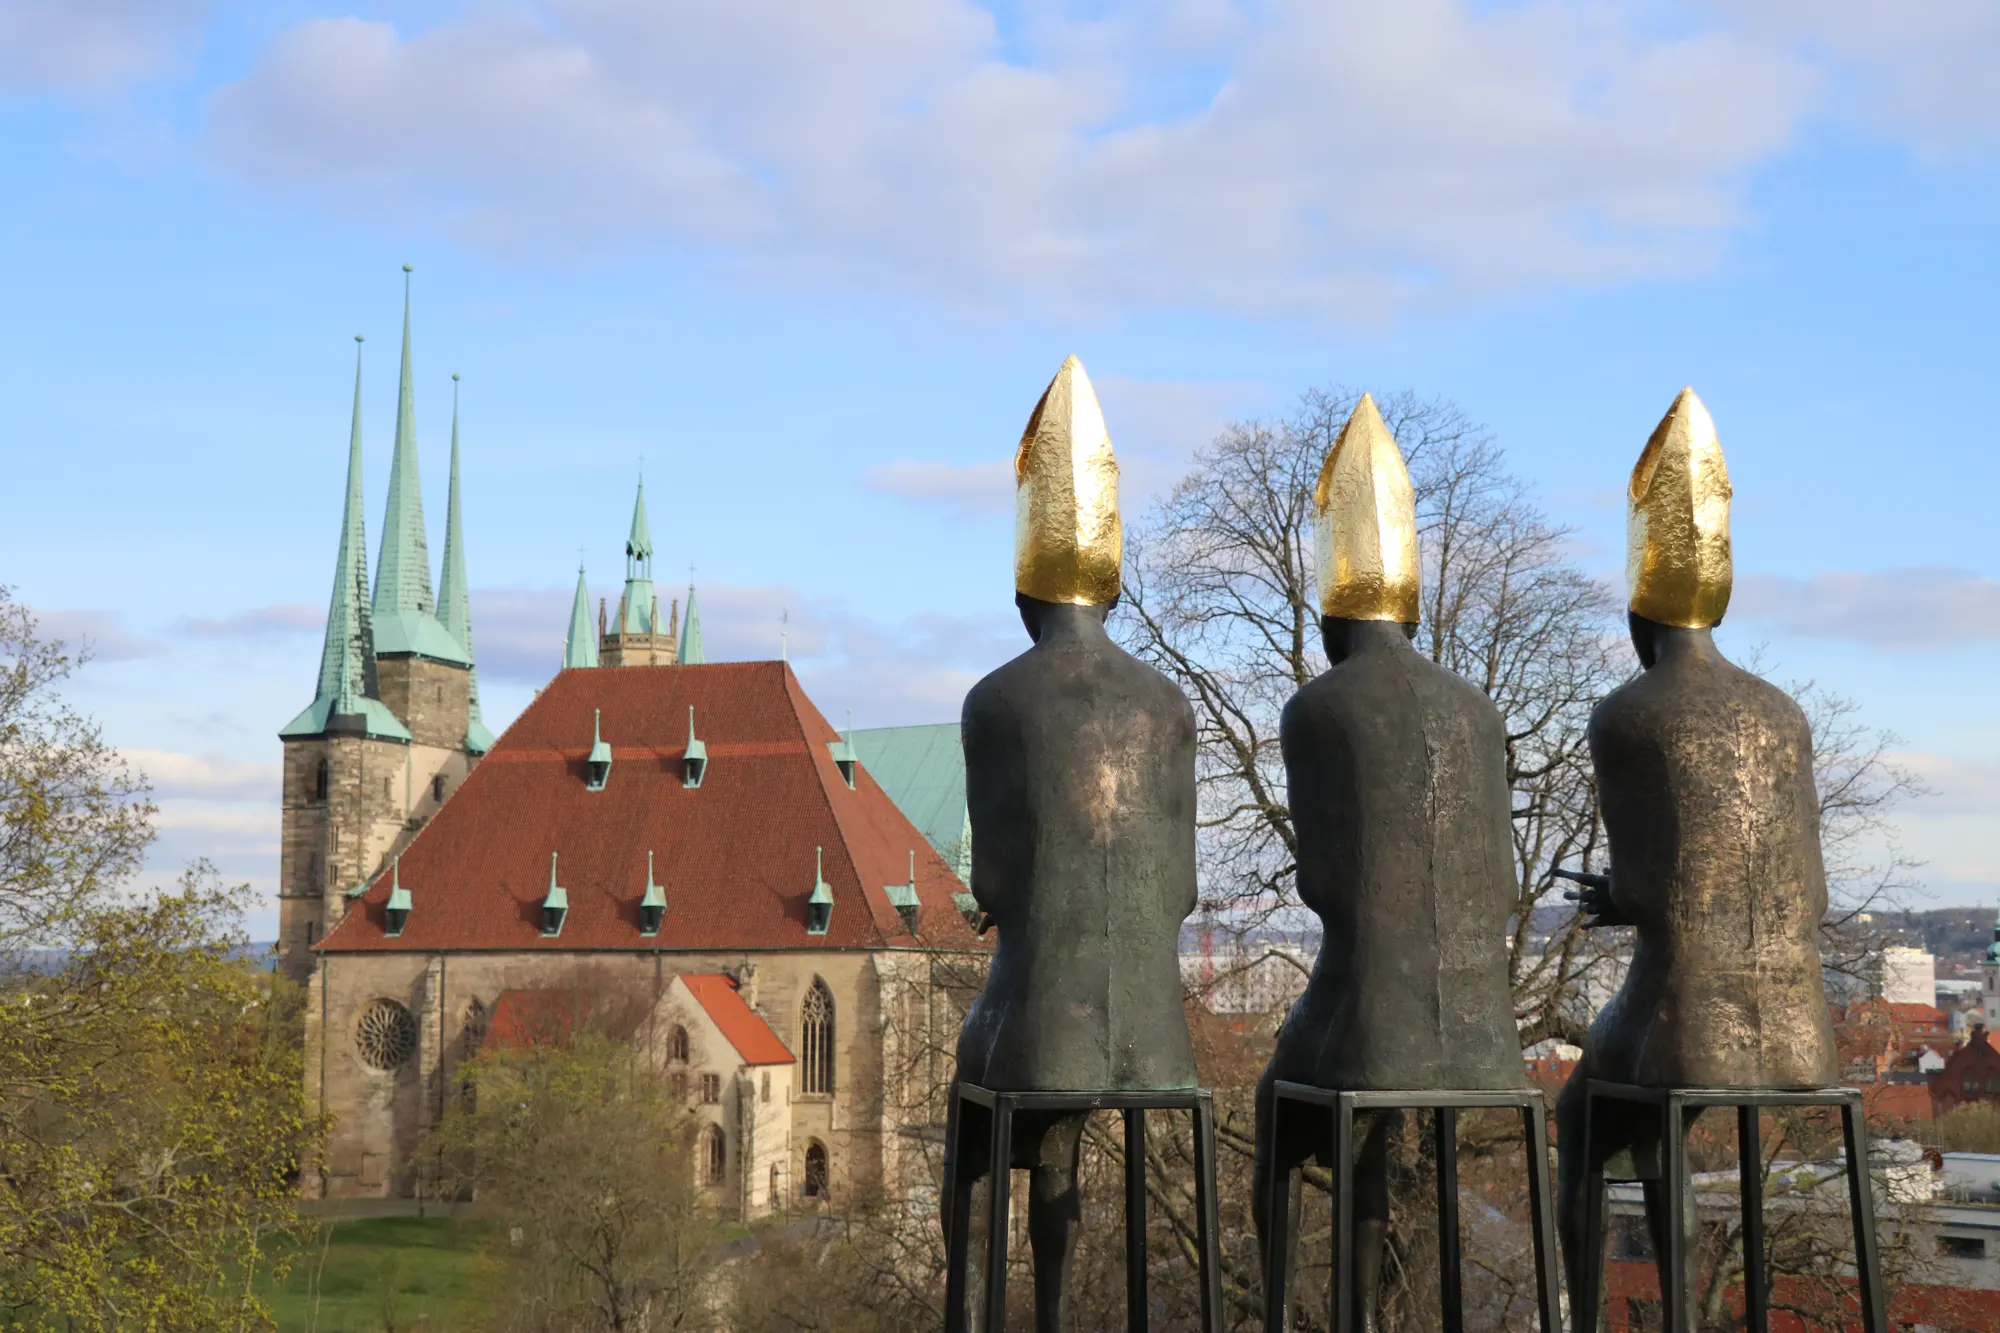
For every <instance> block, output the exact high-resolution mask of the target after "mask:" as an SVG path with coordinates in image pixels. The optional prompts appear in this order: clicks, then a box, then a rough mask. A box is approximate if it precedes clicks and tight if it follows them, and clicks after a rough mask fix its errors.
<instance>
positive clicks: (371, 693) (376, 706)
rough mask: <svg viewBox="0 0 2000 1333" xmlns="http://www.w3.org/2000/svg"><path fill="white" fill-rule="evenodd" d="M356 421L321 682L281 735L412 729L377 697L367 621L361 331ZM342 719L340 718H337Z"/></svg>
mask: <svg viewBox="0 0 2000 1333" xmlns="http://www.w3.org/2000/svg"><path fill="white" fill-rule="evenodd" d="M354 343H355V347H354V422H353V425H352V427H351V428H350V429H349V432H348V439H347V498H346V502H345V503H344V505H343V506H342V509H341V516H340V551H339V553H338V554H337V555H336V556H335V557H334V562H333V596H332V598H331V600H329V602H328V603H327V608H326V638H325V640H324V642H323V644H322V645H321V648H320V656H319V685H318V688H317V689H316V690H315V691H314V692H313V701H312V703H311V704H310V705H308V706H307V708H306V710H305V711H304V712H303V713H300V714H299V715H298V716H297V717H295V718H293V719H292V720H291V721H290V722H289V723H287V724H286V725H285V727H284V728H283V730H281V731H279V733H278V734H279V735H280V736H297V737H303V736H323V735H325V734H326V733H327V731H328V730H329V729H338V730H342V731H354V730H357V729H358V730H359V731H360V732H361V734H363V735H367V736H380V737H385V738H388V739H392V740H408V739H409V738H410V733H409V731H408V729H407V728H405V727H404V726H403V724H402V723H400V722H398V721H397V720H396V716H395V714H393V713H391V712H390V711H389V710H388V709H387V708H384V707H383V706H382V704H381V703H380V702H379V701H378V700H377V699H376V697H375V651H374V646H373V642H372V638H371V636H370V634H369V624H368V537H367V532H366V530H365V526H364V520H363V517H362V500H361V335H359V334H356V335H355V337H354ZM336 719H339V721H336Z"/></svg>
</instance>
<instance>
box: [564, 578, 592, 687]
mask: <svg viewBox="0 0 2000 1333" xmlns="http://www.w3.org/2000/svg"><path fill="white" fill-rule="evenodd" d="M562 664H563V669H564V670H568V669H569V668H570V667H594V666H596V665H597V633H596V631H595V630H593V629H591V627H590V585H589V584H587V583H585V582H584V581H583V566H582V565H578V566H577V567H576V598H575V600H573V601H571V602H570V604H569V638H568V639H567V640H566V641H565V642H564V644H563V661H562Z"/></svg>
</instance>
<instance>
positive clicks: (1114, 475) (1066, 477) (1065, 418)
mask: <svg viewBox="0 0 2000 1333" xmlns="http://www.w3.org/2000/svg"><path fill="white" fill-rule="evenodd" d="M1124 554H1125V534H1124V529H1123V528H1122V526H1121V525H1120V523H1119V519H1118V459H1117V458H1116V457H1115V456H1114V455H1113V454H1112V452H1111V434H1110V432H1109V431H1107V430H1106V429H1105V426H1104V411H1103V409H1102V408H1100V407H1099V406H1098V405H1097V392H1096V391H1095V390H1094V389H1092V388H1091V387H1090V377H1089V376H1088V375H1086V374H1085V373H1084V369H1083V362H1081V361H1079V360H1077V359H1076V358H1075V357H1073V356H1072V357H1070V358H1068V359H1067V360H1065V361H1064V362H1063V363H1062V369H1060V370H1058V371H1057V372H1056V377H1055V378H1054V379H1053V380H1050V381H1049V387H1048V388H1047V389H1045V390H1043V392H1042V398H1041V401H1040V402H1038V403H1036V404H1035V410H1034V413H1033V415H1031V416H1030V417H1029V418H1028V425H1027V428H1026V429H1025V430H1023V431H1022V432H1021V447H1020V449H1019V451H1017V452H1016V454H1015V455H1014V588H1015V590H1016V591H1017V592H1020V593H1023V594H1025V595H1027V596H1029V597H1033V598H1035V599H1036V600H1037V601H1043V602H1057V603H1069V604H1071V605H1076V606H1107V605H1109V604H1110V603H1112V602H1115V601H1117V600H1118V592H1119V587H1120V583H1119V565H1120V563H1121V561H1122V560H1123V559H1124Z"/></svg>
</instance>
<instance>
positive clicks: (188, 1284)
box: [0, 588, 319, 1333]
mask: <svg viewBox="0 0 2000 1333" xmlns="http://www.w3.org/2000/svg"><path fill="white" fill-rule="evenodd" d="M78 661H79V658H78V657H76V656H74V655H72V654H70V653H69V652H68V651H67V650H66V649H65V648H64V646H63V645H62V644H60V643H54V642H45V641H42V640H39V639H38V638H37V637H36V634H35V625H34V620H33V618H32V616H31V615H30V614H29V613H28V612H27V611H26V610H25V609H24V608H22V607H21V606H20V605H19V604H17V603H15V602H13V601H12V600H11V598H10V597H9V596H8V594H7V591H6V590H5V589H4V588H0V839H4V847H0V1323H4V1325H5V1326H7V1327H13V1328H21V1329H64V1330H96V1329H149V1330H163V1331H173V1330H189V1331H190V1333H192V1331H193V1330H211V1329H254V1328H265V1327H268V1326H269V1322H270V1321H269V1318H268V1316H267V1314H266V1312H265V1309H264V1307H263V1304H262V1302H261V1301H260V1300H259V1298H258V1297H257V1295H256V1287H257V1284H258V1282H259V1280H260V1278H261V1277H262V1276H263V1275H265V1274H268V1273H269V1272H270V1271H271V1270H272V1269H273V1268H274V1267H275V1266H277V1265H278V1264H279V1263H281V1262H282V1261H281V1260H280V1259H279V1258H278V1255H279V1254H280V1253H281V1252H282V1251H284V1250H285V1249H287V1248H289V1247H288V1245H287V1244H286V1243H285V1241H286V1240H287V1238H288V1236H289V1233H291V1232H292V1231H293V1230H294V1229H295V1228H296V1226H297V1220H296V1206H295V1203H294V1198H293V1195H294V1191H293V1186H292V1180H293V1178H294V1176H295V1173H296V1171H297V1169H298V1165H299V1163H300V1161H301V1160H302V1159H303V1158H304V1157H305V1156H307V1155H308V1154H309V1153H311V1152H312V1151H313V1149H314V1147H315V1145H316V1142H317V1136H318V1129H319V1127H318V1125H317V1123H316V1122H314V1121H313V1119H312V1118H311V1117H310V1116H309V1114H308V1112H307V1109H306V1105H305V1099H304V1094H303V1083H302V1080H301V1077H300V1068H299V1051H298V1045H297V1040H296V1034H297V1024H296V1019H297V1015H298V1012H299V1005H298V997H297V995H296V993H295V988H292V987H290V986H288V985H287V984H286V983H284V982H282V981H279V980H276V979H274V978H272V977H270V976H269V975H267V974H263V973H260V972H258V971H256V970H254V969H253V968H251V967H249V966H247V965H246V964H245V963H244V961H243V958H244V953H245V944H246V941H245V939H244V937H243V935H242V933H241V930H240V928H239V923H240V920H241V914H242V908H243V905H244V899H245V892H246V891H245V890H243V889H240V888H239V889H234V890H232V889H226V888H223V887H221V886H220V885H219V884H218V882H217V880H216V878H215V875H214V873H213V871H212V870H210V869H209V868H208V867H207V866H205V865H197V866H196V867H194V868H192V869H191V870H190V871H189V872H188V873H187V875H185V876H184V877H183V878H182V880H181V882H180V883H179V885H178V886H176V887H175V888H174V889H172V890H169V891H164V892H157V893H151V894H143V895H130V894H123V893H121V892H120V889H121V887H122V885H123V883H124V881H126V880H127V879H128V878H129V877H130V876H131V875H132V874H133V873H134V872H135V871H136V870H137V868H138V864H139V860H140V857H141V856H142V854H143V852H144V849H145V846H146V844H147V842H148V841H149V840H150V838H151V815H152V809H151V807H150V806H149V805H148V804H147V803H146V802H145V800H144V792H145V787H144V783H143V780H142V779H141V778H140V777H138V776H137V775H136V774H133V773H132V772H131V771H130V770H129V769H127V768H126V767H125V765H124V764H123V763H122V762H121V761H120V760H119V758H118V757H117V755H116V753H115V752H114V751H112V750H111V749H109V747H107V746H106V745H105V744H104V742H103V740H102V739H101V737H100V736H99V735H98V733H97V731H96V729H95V727H93V726H92V725H91V724H89V723H88V722H87V721H85V720H84V719H82V718H80V717H78V716H77V715H76V714H74V713H72V712H70V711H69V710H68V709H67V708H65V707H64V706H63V704H62V703H61V701H60V699H58V698H57V697H56V696H55V694H54V686H55V685H56V684H58V683H59V682H60V681H62V680H63V679H64V678H65V677H66V676H68V675H69V673H70V672H71V671H72V670H73V669H74V668H75V666H76V665H77V663H78Z"/></svg>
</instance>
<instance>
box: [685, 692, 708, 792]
mask: <svg viewBox="0 0 2000 1333" xmlns="http://www.w3.org/2000/svg"><path fill="white" fill-rule="evenodd" d="M681 764H682V773H681V785H682V786H683V787H689V788H693V787H699V786H700V785H701V779H702V776H703V775H704V774H706V773H707V772H708V747H707V746H706V745H703V744H702V743H701V738H700V737H698V736H696V735H695V734H694V705H693V704H689V705H688V743H687V751H686V753H684V754H683V755H682V756H681Z"/></svg>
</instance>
